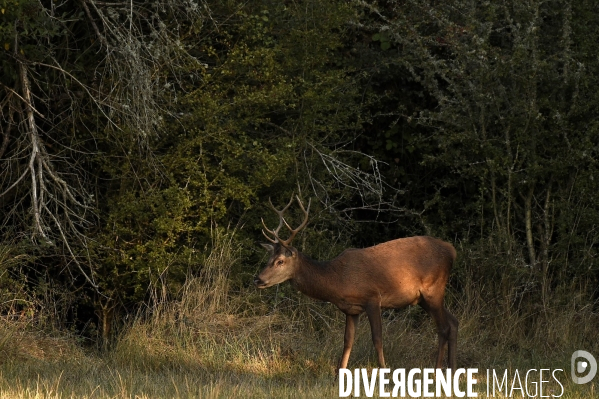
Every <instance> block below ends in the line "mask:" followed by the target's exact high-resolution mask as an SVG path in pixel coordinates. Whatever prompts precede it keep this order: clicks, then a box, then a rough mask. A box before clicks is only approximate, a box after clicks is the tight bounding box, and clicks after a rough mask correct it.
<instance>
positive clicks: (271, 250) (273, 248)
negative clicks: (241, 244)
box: [260, 242, 275, 252]
mask: <svg viewBox="0 0 599 399" xmlns="http://www.w3.org/2000/svg"><path fill="white" fill-rule="evenodd" d="M260 245H262V246H263V247H264V249H266V250H267V251H268V252H274V251H275V247H274V246H273V245H271V244H266V243H264V242H261V243H260Z"/></svg>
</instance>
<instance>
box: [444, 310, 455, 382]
mask: <svg viewBox="0 0 599 399" xmlns="http://www.w3.org/2000/svg"><path fill="white" fill-rule="evenodd" d="M444 310H445V316H446V318H447V320H448V321H449V326H450V329H451V330H450V332H449V341H448V355H447V357H448V364H449V367H450V368H451V370H456V369H457V359H456V358H457V346H458V326H459V322H458V319H456V318H455V316H454V315H452V314H451V313H449V311H448V310H447V309H444Z"/></svg>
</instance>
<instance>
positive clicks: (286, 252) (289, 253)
mask: <svg viewBox="0 0 599 399" xmlns="http://www.w3.org/2000/svg"><path fill="white" fill-rule="evenodd" d="M293 255H294V253H293V252H291V251H290V250H288V249H285V256H286V257H288V258H291V257H292V256H293Z"/></svg>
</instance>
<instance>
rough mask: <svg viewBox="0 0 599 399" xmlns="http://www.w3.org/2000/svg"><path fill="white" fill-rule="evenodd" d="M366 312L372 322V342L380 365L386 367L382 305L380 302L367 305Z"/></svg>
mask: <svg viewBox="0 0 599 399" xmlns="http://www.w3.org/2000/svg"><path fill="white" fill-rule="evenodd" d="M366 314H367V315H368V321H369V322H370V332H371V333H372V343H373V344H374V349H376V354H377V356H378V360H379V366H380V367H381V368H385V357H384V356H383V320H382V318H381V307H380V305H379V304H373V305H369V306H367V307H366Z"/></svg>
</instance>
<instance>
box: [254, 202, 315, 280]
mask: <svg viewBox="0 0 599 399" xmlns="http://www.w3.org/2000/svg"><path fill="white" fill-rule="evenodd" d="M295 198H296V199H297V203H298V204H299V206H300V208H301V210H302V212H303V213H304V221H303V222H302V223H301V224H300V225H299V227H298V228H296V229H293V228H291V226H289V224H288V223H287V221H286V220H285V218H284V216H283V214H284V213H285V211H286V210H287V209H288V208H289V207H290V206H291V204H292V203H293V196H291V200H289V203H288V204H287V206H285V208H283V209H282V210H280V211H279V210H277V209H276V208H275V207H274V205H273V204H272V202H271V201H270V198H269V199H268V203H269V204H270V207H271V208H272V210H273V211H275V213H276V214H277V215H279V226H278V227H277V228H276V229H275V230H270V229H269V228H268V227H266V224H265V223H264V219H262V225H263V226H264V229H265V230H266V232H268V233H270V235H271V236H272V238H271V237H269V236H268V234H266V232H265V231H264V230H262V234H264V237H266V239H267V240H268V241H270V242H271V243H272V244H267V243H263V244H261V245H262V246H263V247H264V248H266V249H267V250H268V251H269V252H270V258H269V259H268V262H267V263H266V267H265V268H264V269H263V270H262V271H261V272H260V274H259V275H258V276H256V278H255V279H254V284H256V287H258V288H267V287H270V286H272V285H275V284H279V283H282V282H284V281H287V280H289V279H290V278H292V277H293V274H294V272H295V270H296V269H297V266H298V251H297V249H295V248H294V247H292V246H291V241H292V240H293V239H294V238H295V236H296V235H297V233H299V231H300V230H302V229H303V228H304V227H306V225H307V224H308V214H309V212H310V203H311V200H310V201H308V209H307V210H306V209H305V208H304V205H303V204H302V201H301V200H300V199H299V197H298V196H296V197H295ZM283 225H285V226H286V227H287V228H288V229H289V231H290V232H291V235H290V236H289V238H287V239H286V240H282V239H281V238H279V231H280V230H281V227H283Z"/></svg>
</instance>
